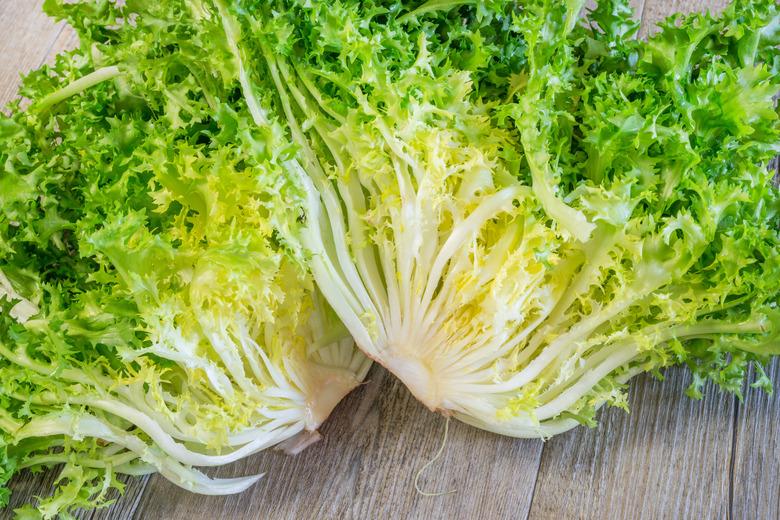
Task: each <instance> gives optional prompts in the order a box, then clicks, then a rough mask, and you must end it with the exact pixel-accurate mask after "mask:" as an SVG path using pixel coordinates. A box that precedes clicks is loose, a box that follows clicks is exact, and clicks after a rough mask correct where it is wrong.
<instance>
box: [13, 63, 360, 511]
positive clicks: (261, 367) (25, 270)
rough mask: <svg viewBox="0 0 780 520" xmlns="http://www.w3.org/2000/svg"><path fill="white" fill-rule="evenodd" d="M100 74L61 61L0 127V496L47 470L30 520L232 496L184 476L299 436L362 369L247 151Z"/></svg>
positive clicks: (180, 102)
mask: <svg viewBox="0 0 780 520" xmlns="http://www.w3.org/2000/svg"><path fill="white" fill-rule="evenodd" d="M98 64H99V59H98V58H96V57H95V56H93V55H91V54H89V53H87V52H83V51H75V52H72V53H70V54H67V55H63V56H60V57H59V58H58V60H57V63H56V65H55V66H54V67H51V68H49V67H45V68H43V69H42V70H40V71H36V72H34V73H32V74H31V75H30V76H28V77H27V78H26V80H25V83H24V86H23V88H22V94H23V95H25V96H26V97H28V98H29V99H31V100H32V103H31V104H30V106H29V107H28V108H26V109H22V108H21V106H20V104H19V102H16V103H15V104H13V105H12V106H11V111H12V115H11V116H9V117H2V118H0V133H1V134H2V139H1V140H0V164H3V169H2V173H0V186H2V188H0V208H2V211H0V291H2V293H0V294H2V296H3V297H2V298H0V306H2V312H0V464H1V465H2V470H0V484H5V483H6V482H7V481H8V480H9V479H10V478H11V477H12V475H13V474H14V473H15V472H16V471H18V470H21V469H24V468H33V469H35V468H39V467H42V466H51V465H54V464H62V465H63V466H62V469H61V473H60V477H59V478H58V480H57V483H56V490H55V492H54V493H53V494H52V495H51V496H48V497H47V496H46V495H44V496H43V498H42V499H41V500H39V502H38V503H37V505H36V508H37V511H38V513H39V514H41V515H42V516H43V517H45V518H53V517H55V516H57V515H67V514H68V513H69V512H70V511H72V510H73V509H74V508H78V507H95V506H99V505H105V504H107V503H110V501H111V500H112V499H113V496H112V495H111V494H110V493H109V491H110V490H111V488H117V489H119V490H121V489H122V483H121V482H120V481H119V480H117V478H116V476H117V475H119V474H129V475H140V474H145V473H149V472H152V471H156V472H159V473H161V474H162V475H163V476H165V477H166V478H167V479H169V480H171V481H172V482H174V483H175V484H177V485H179V486H181V487H183V488H185V489H188V490H191V491H194V492H199V493H207V494H225V493H235V492H239V491H242V490H244V489H246V488H247V487H248V486H249V485H251V484H252V483H254V482H255V481H256V480H257V479H258V478H260V476H261V475H253V476H247V477H241V478H233V479H215V478H210V477H207V476H206V475H205V474H203V473H201V472H200V471H199V470H197V469H195V467H202V466H215V465H223V464H227V463H230V462H232V461H235V460H238V459H240V458H243V457H246V456H248V455H250V454H252V453H255V452H257V451H260V450H262V449H264V448H267V447H269V446H273V445H276V444H278V443H280V442H281V441H285V440H289V439H291V438H293V437H295V436H296V435H298V434H301V433H302V432H304V431H305V430H314V429H316V428H317V427H318V426H319V425H320V424H321V423H322V421H323V420H324V419H325V418H327V416H328V415H329V413H330V412H331V410H332V409H333V407H334V406H335V405H336V404H337V403H338V402H339V400H340V399H341V398H342V397H343V396H344V395H346V393H348V392H349V391H350V390H352V389H353V388H354V387H355V386H357V385H358V384H359V383H360V381H361V380H362V379H363V377H364V376H365V374H366V372H367V370H368V367H369V365H370V363H369V361H368V360H367V358H366V357H365V356H364V355H362V354H361V353H360V351H358V350H357V349H356V348H355V345H354V342H353V340H352V339H351V338H350V337H349V334H348V332H347V331H346V329H344V327H343V326H342V325H341V324H340V322H339V320H338V319H337V317H336V316H335V315H334V314H333V312H332V311H331V310H330V308H329V306H328V305H327V303H326V302H325V300H324V299H323V298H322V297H321V295H320V294H319V293H318V291H317V290H316V288H315V287H314V284H313V280H312V278H311V275H310V274H309V273H308V270H307V268H306V266H305V264H304V263H303V262H302V260H301V253H300V252H296V251H295V250H293V249H292V246H290V245H287V244H285V242H284V241H283V240H282V239H281V238H280V236H279V235H278V232H277V231H276V230H277V229H281V228H283V227H284V226H282V225H280V224H279V225H276V226H274V222H276V221H277V220H278V221H285V222H286V224H287V225H288V226H290V227H295V226H300V225H301V224H300V223H299V222H298V213H297V211H296V209H295V208H296V204H294V203H289V202H287V200H286V199H287V198H293V199H294V198H295V194H294V193H291V192H293V191H294V187H293V186H291V185H290V184H289V183H287V182H285V180H284V179H283V178H281V177H280V176H278V175H277V174H276V173H275V172H274V170H273V169H271V168H267V167H265V166H264V165H263V163H262V162H261V161H255V160H254V159H253V157H254V153H253V152H252V151H248V150H247V148H249V147H256V148H257V147H260V146H261V145H262V144H261V143H263V137H262V136H261V135H256V134H255V133H254V132H253V131H251V130H247V132H246V135H245V141H242V140H241V139H234V136H235V134H236V132H238V131H240V130H239V129H237V128H236V127H235V126H231V125H230V121H231V118H236V117H238V116H237V115H236V114H235V113H234V112H233V109H232V108H231V107H230V106H229V105H228V104H227V103H222V102H221V101H219V100H217V99H214V100H212V102H213V103H214V104H213V107H214V112H213V114H212V113H211V111H210V108H211V106H210V105H208V104H207V103H206V101H205V99H204V95H203V93H202V92H201V91H195V90H194V88H193V92H191V93H188V92H186V91H185V90H184V89H185V87H184V85H179V84H178V82H177V81H175V79H173V78H170V77H169V78H166V80H165V81H166V85H167V87H168V88H166V89H161V90H159V91H155V90H151V89H150V90H148V91H146V92H145V93H144V96H138V95H136V94H135V93H134V92H133V91H131V90H129V89H128V85H129V82H127V81H124V80H122V78H121V77H119V76H120V72H119V69H118V68H116V67H113V66H106V67H100V66H99V65H98ZM90 69H93V70H95V71H96V72H92V73H86V72H87V71H89V70H90ZM172 74H173V72H172ZM85 78H86V80H85ZM185 84H186V82H185ZM188 94H189V95H192V96H193V97H197V100H196V101H194V102H192V103H189V104H188ZM185 113H186V114H185ZM0 500H2V502H3V505H4V504H5V503H7V500H8V490H7V489H5V488H4V487H3V491H2V493H0ZM17 512H18V513H20V514H23V513H25V512H28V513H31V514H32V513H33V511H32V509H30V508H29V507H28V508H23V509H22V510H18V511H17Z"/></svg>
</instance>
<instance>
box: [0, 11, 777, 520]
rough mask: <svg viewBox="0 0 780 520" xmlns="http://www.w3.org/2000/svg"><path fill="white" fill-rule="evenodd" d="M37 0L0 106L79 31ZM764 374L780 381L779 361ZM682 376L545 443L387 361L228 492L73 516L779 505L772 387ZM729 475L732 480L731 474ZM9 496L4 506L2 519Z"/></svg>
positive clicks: (577, 512) (150, 488)
mask: <svg viewBox="0 0 780 520" xmlns="http://www.w3.org/2000/svg"><path fill="white" fill-rule="evenodd" d="M41 4H42V0H0V106H1V105H3V104H5V103H6V102H7V101H8V100H10V99H11V98H12V97H13V95H14V93H15V92H16V88H17V85H18V79H19V73H20V72H24V71H26V70H29V69H31V68H34V67H37V66H39V65H40V64H41V63H42V62H43V61H45V60H51V59H53V55H54V54H56V53H57V52H59V51H60V50H63V49H65V48H70V47H73V46H74V45H76V43H77V42H76V40H75V39H74V37H73V32H72V31H71V30H70V29H69V28H67V27H63V26H62V25H57V24H54V23H53V22H51V21H50V20H48V19H47V18H46V17H45V16H44V15H43V14H42V13H41V9H40V6H41ZM632 4H633V5H634V7H635V9H636V10H637V14H638V15H643V34H646V33H647V32H648V31H649V29H650V28H651V27H652V25H654V24H655V22H657V21H658V20H660V19H662V18H663V17H664V16H665V15H667V14H669V13H671V12H674V11H678V10H682V11H693V10H703V9H710V10H717V9H720V8H722V6H723V5H724V2H723V1H722V0H711V1H706V0H633V1H632ZM770 377H771V378H772V379H773V380H774V381H778V380H780V363H774V364H773V365H772V370H771V373H770ZM687 382H688V376H687V375H686V374H685V372H684V371H682V370H671V371H670V372H669V373H668V377H667V380H666V381H665V382H663V383H660V382H658V381H656V380H653V379H652V378H650V377H646V376H643V377H639V378H637V379H636V380H634V381H632V383H631V385H630V404H631V410H632V413H631V414H625V413H624V412H622V411H620V410H606V411H604V412H602V413H601V415H600V426H599V428H597V429H595V430H589V429H585V428H578V429H576V430H573V431H571V432H568V433H566V434H563V435H561V436H558V437H556V438H553V439H551V440H549V441H548V442H547V443H545V444H543V443H542V442H541V441H522V440H513V439H508V438H503V437H499V436H495V435H491V434H488V433H485V432H482V431H479V430H476V429H474V428H470V427H467V426H465V425H463V424H460V423H457V422H451V423H450V428H449V440H448V443H447V447H446V449H445V450H444V453H443V455H442V457H441V459H440V460H438V461H437V462H436V463H435V464H433V465H432V466H431V467H430V468H428V470H427V471H426V472H425V473H424V474H423V475H422V476H421V478H420V485H421V487H422V488H423V489H424V490H426V491H447V490H450V489H455V490H456V491H457V493H455V494H450V495H444V496H438V497H424V496H421V495H418V494H417V493H416V492H415V489H414V477H415V474H416V473H417V471H418V470H419V468H420V467H421V466H422V465H423V464H424V463H425V462H427V461H428V460H430V458H431V457H432V456H433V455H434V454H435V452H436V450H437V449H438V447H439V445H440V443H441V440H442V433H443V428H444V424H445V420H444V419H443V418H442V417H440V416H437V415H433V414H431V413H429V412H428V411H427V410H426V409H424V407H422V406H421V405H420V404H419V403H417V402H416V401H415V400H414V399H413V398H412V397H411V395H410V394H409V393H408V392H407V391H406V389H405V388H404V387H403V386H402V385H401V384H400V383H399V382H398V381H397V380H396V379H394V378H393V377H392V376H390V375H389V374H388V373H387V372H386V371H385V370H384V369H382V368H380V367H374V368H373V369H372V371H371V373H370V375H369V379H368V382H367V383H366V384H365V385H363V386H362V387H361V388H360V389H358V390H356V391H355V392H353V394H352V395H350V396H349V397H348V398H347V399H346V400H345V401H344V402H343V403H341V404H340V405H339V407H338V408H337V409H336V410H335V412H334V413H333V415H332V417H331V418H330V419H329V420H328V422H327V423H326V424H325V425H324V426H323V428H322V434H323V439H322V440H321V441H320V442H319V443H317V444H315V445H313V446H311V447H310V448H308V449H307V450H306V451H304V452H303V453H302V454H300V455H299V456H297V457H289V456H287V455H284V454H282V453H279V452H275V451H268V452H266V453H261V454H258V455H256V456H254V457H252V458H250V459H248V460H245V461H241V462H239V463H236V464H233V465H231V466H229V467H226V468H220V469H219V470H217V471H209V473H210V474H212V475H221V476H235V475H246V474H253V473H258V472H265V473H266V476H265V478H264V479H263V480H262V481H261V482H260V483H259V484H258V485H256V486H254V487H253V488H251V489H250V490H248V491H247V492H245V493H243V494H241V495H238V496H231V497H203V496H198V495H192V494H189V493H186V492H184V491H182V490H180V489H178V488H176V487H175V486H173V485H172V484H170V483H168V482H167V481H165V480H164V479H162V478H159V477H150V478H143V479H138V478H129V479H125V481H126V482H127V483H128V487H127V489H126V492H125V495H124V496H123V497H122V498H121V499H120V500H118V501H117V502H116V503H115V504H114V505H112V506H111V507H108V508H106V509H103V510H100V511H94V512H81V513H80V514H79V515H77V516H78V517H79V518H82V519H90V520H93V519H94V520H97V519H118V520H124V519H130V518H136V519H147V518H151V519H165V520H167V519H178V518H181V519H200V518H226V519H234V518H235V519H243V518H247V519H249V518H269V519H296V520H297V519H303V520H305V519H320V518H322V519H342V518H345V519H347V518H361V519H362V518H371V519H374V518H402V519H404V518H411V519H416V518H420V519H430V520H433V519H439V518H447V519H460V518H463V519H472V518H479V519H485V520H491V519H519V520H523V519H526V520H527V519H531V520H558V519H562V518H565V519H569V518H582V519H606V518H609V519H634V518H648V519H655V518H659V519H660V518H664V519H665V518H697V519H698V518H701V519H709V518H718V519H720V518H731V517H733V518H740V519H743V518H744V519H754V518H762V519H763V518H767V519H769V518H780V446H778V443H780V440H779V439H780V397H778V396H775V397H769V396H766V395H764V394H762V393H760V392H757V391H755V390H752V389H749V390H747V392H746V395H745V400H744V402H743V403H741V404H737V402H736V400H735V399H734V398H733V397H731V396H727V395H723V394H720V393H718V392H716V391H714V390H713V389H711V388H709V389H708V390H707V392H706V395H705V398H704V399H703V401H701V402H695V401H690V400H689V399H687V398H686V397H684V395H683V390H684V388H685V386H686V385H687ZM730 477H733V478H730ZM54 478H56V471H49V472H45V473H39V474H36V475H31V474H29V473H22V474H21V475H19V476H18V477H17V478H16V479H15V480H14V482H13V484H12V486H13V488H14V490H15V493H14V496H13V499H12V504H13V506H16V505H19V504H23V503H27V502H29V501H30V500H31V498H32V497H33V496H35V495H36V494H42V493H46V492H47V490H48V489H50V487H51V485H52V482H53V480H54ZM10 515H11V513H10V509H6V510H4V511H0V518H6V517H10Z"/></svg>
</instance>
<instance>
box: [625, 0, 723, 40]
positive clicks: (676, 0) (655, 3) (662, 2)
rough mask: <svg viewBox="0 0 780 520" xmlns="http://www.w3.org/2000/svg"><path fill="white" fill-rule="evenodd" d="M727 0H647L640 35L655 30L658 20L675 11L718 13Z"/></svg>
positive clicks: (644, 4)
mask: <svg viewBox="0 0 780 520" xmlns="http://www.w3.org/2000/svg"><path fill="white" fill-rule="evenodd" d="M728 3H729V2H728V1H727V0H645V1H644V2H643V3H642V10H641V11H640V12H641V16H642V29H641V30H640V31H639V35H640V37H644V36H647V35H648V34H651V33H652V32H654V29H655V26H656V24H657V23H658V22H660V21H661V20H663V19H664V18H666V17H667V16H669V15H671V14H673V13H693V12H705V11H709V12H711V13H713V14H714V13H717V12H719V11H721V10H722V9H723V8H725V7H726V6H727V5H728Z"/></svg>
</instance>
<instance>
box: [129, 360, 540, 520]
mask: <svg viewBox="0 0 780 520" xmlns="http://www.w3.org/2000/svg"><path fill="white" fill-rule="evenodd" d="M444 423H445V419H444V418H443V417H441V416H439V415H434V414H431V413H430V412H429V411H428V410H427V409H426V408H425V407H423V406H422V405H421V404H420V403H418V402H417V401H416V400H415V399H414V398H413V397H412V396H411V395H410V394H409V392H408V391H407V390H406V388H404V387H403V385H402V384H401V383H400V382H398V380H396V379H395V378H393V377H392V376H390V375H389V374H388V373H387V372H386V371H385V370H384V369H382V368H381V367H379V366H375V367H374V368H372V370H371V372H370V374H369V377H368V383H367V384H365V385H363V387H362V388H360V389H358V390H357V391H356V392H353V394H352V395H350V396H349V397H348V398H347V399H346V400H345V401H344V402H342V403H341V404H340V405H339V407H338V408H337V409H336V411H335V412H334V414H333V415H332V416H331V418H330V419H329V420H328V421H327V423H326V424H325V425H324V427H323V428H322V431H321V433H322V435H323V439H322V440H321V441H320V442H318V443H317V444H315V445H313V446H311V447H309V448H307V449H306V450H305V451H304V452H303V453H301V454H300V455H298V456H296V457H289V456H287V455H284V454H282V453H279V452H274V451H270V452H266V453H261V454H258V455H257V456H255V457H252V458H250V459H247V460H245V461H242V462H239V463H237V464H233V465H231V466H230V467H228V468H221V469H220V470H219V471H217V472H216V473H215V474H217V475H220V476H236V475H242V474H243V475H246V474H251V473H258V472H265V473H266V476H265V478H264V479H263V480H262V481H261V482H260V483H259V484H257V485H256V486H254V487H253V488H252V489H250V490H248V491H247V492H245V493H243V494H242V495H240V496H233V497H203V496H195V495H191V494H188V493H186V492H184V491H182V490H180V489H178V488H176V487H175V486H173V485H172V484H170V483H168V482H166V481H165V480H164V479H162V478H158V477H154V478H153V479H152V482H151V483H150V485H149V489H148V491H147V494H146V495H145V496H144V497H143V499H142V503H141V505H140V506H139V509H138V512H137V515H136V517H137V518H154V517H159V518H166V519H171V520H174V519H190V518H199V516H198V515H199V514H200V513H201V512H203V511H214V512H216V511H219V512H220V514H221V515H222V516H223V517H224V518H231V519H236V520H239V519H250V518H258V515H260V516H262V517H264V518H274V519H285V520H286V519H290V520H296V519H316V518H328V519H330V518H333V519H336V518H338V519H341V518H371V519H384V518H387V519H394V518H441V517H442V514H443V513H444V512H447V513H448V514H450V515H456V516H454V518H525V516H526V512H527V511H528V507H529V505H530V502H531V493H532V490H533V487H534V479H535V477H536V470H537V467H538V464H539V456H540V454H541V450H542V442H541V441H535V440H526V441H518V440H514V439H509V438H501V437H497V436H495V435H492V434H489V433H486V432H483V431H480V430H477V429H475V428H471V427H468V426H466V425H464V424H461V423H457V422H455V421H452V422H450V427H449V440H448V442H447V446H446V449H445V451H444V453H443V455H442V457H441V459H439V460H438V461H437V462H436V463H435V464H433V465H432V466H431V467H430V468H428V470H427V471H426V473H425V474H424V475H422V476H421V478H420V487H421V488H422V489H423V490H425V491H430V492H438V491H449V490H453V489H454V490H456V491H457V492H456V493H453V494H448V495H443V496H438V497H425V496H422V495H419V494H417V493H416V491H415V488H414V478H415V475H416V473H417V471H418V470H419V469H420V467H422V466H423V465H424V464H425V463H426V462H427V461H428V460H430V459H431V458H432V457H433V455H434V454H435V452H436V451H437V449H438V448H439V446H440V444H441V441H442V433H443V428H444Z"/></svg>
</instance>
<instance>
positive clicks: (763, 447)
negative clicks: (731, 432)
mask: <svg viewBox="0 0 780 520" xmlns="http://www.w3.org/2000/svg"><path fill="white" fill-rule="evenodd" d="M768 375H769V378H770V379H771V380H772V381H774V382H775V383H776V384H775V387H777V386H778V385H777V382H778V381H780V359H775V360H774V362H773V363H772V364H771V365H770V369H769V371H768ZM735 434H736V439H735V443H734V468H733V477H732V487H733V504H732V512H733V516H732V518H734V519H742V520H752V519H754V518H780V478H778V471H779V469H780V393H778V391H777V390H776V391H775V393H774V395H771V396H770V395H767V394H766V393H764V392H761V391H759V390H756V389H754V388H748V389H747V392H746V393H745V400H744V402H743V403H741V404H740V410H739V416H738V420H737V423H736V432H735Z"/></svg>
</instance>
